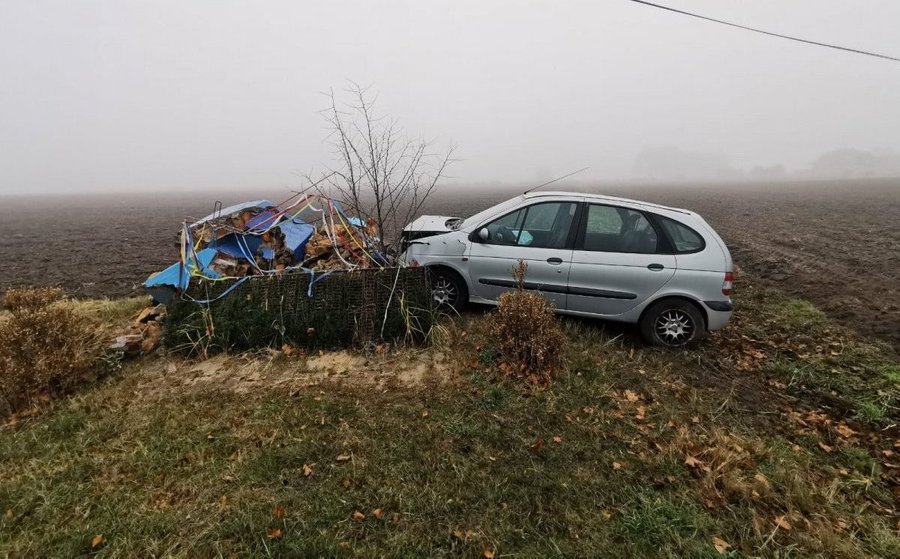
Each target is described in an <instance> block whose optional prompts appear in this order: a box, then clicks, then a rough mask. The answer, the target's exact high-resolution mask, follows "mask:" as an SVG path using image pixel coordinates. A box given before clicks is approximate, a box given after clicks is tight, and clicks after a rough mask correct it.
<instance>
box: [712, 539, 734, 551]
mask: <svg viewBox="0 0 900 559" xmlns="http://www.w3.org/2000/svg"><path fill="white" fill-rule="evenodd" d="M712 543H713V547H715V548H716V551H718V552H719V554H720V555H724V554H725V550H726V549H728V548H729V547H731V544H729V543H728V542H726V541H725V540H723V539H722V538H717V537H715V536H713V539H712Z"/></svg>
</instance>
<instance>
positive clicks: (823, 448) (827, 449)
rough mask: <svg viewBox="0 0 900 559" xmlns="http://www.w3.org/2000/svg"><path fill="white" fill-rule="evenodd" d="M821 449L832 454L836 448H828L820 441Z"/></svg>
mask: <svg viewBox="0 0 900 559" xmlns="http://www.w3.org/2000/svg"><path fill="white" fill-rule="evenodd" d="M819 448H821V449H822V450H824V451H825V452H831V451H832V450H834V447H832V446H828V445H827V444H825V443H823V442H822V441H819Z"/></svg>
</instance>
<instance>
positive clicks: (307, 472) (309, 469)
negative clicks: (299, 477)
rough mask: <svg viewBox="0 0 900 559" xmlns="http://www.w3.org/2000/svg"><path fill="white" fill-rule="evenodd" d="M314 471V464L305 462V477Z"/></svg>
mask: <svg viewBox="0 0 900 559" xmlns="http://www.w3.org/2000/svg"><path fill="white" fill-rule="evenodd" d="M312 473H313V469H312V466H310V465H309V464H303V477H309V476H311V475H312Z"/></svg>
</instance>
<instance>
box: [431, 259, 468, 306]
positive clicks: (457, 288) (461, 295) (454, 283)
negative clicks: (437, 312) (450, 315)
mask: <svg viewBox="0 0 900 559" xmlns="http://www.w3.org/2000/svg"><path fill="white" fill-rule="evenodd" d="M431 297H432V299H433V300H434V302H435V305H436V306H437V307H439V308H441V307H442V308H453V309H454V310H456V311H457V312H459V311H461V310H462V309H463V307H465V305H466V303H467V302H468V300H469V294H468V290H467V289H466V284H465V283H463V281H462V278H460V277H459V276H458V275H457V274H455V273H453V272H450V271H448V270H444V269H442V268H437V269H432V270H431Z"/></svg>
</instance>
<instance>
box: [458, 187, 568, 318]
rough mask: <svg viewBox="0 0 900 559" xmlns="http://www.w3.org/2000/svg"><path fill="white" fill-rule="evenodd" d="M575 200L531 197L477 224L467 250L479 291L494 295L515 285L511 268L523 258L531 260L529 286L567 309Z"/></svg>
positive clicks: (479, 294) (483, 295)
mask: <svg viewBox="0 0 900 559" xmlns="http://www.w3.org/2000/svg"><path fill="white" fill-rule="evenodd" d="M577 206H578V202H577V200H566V201H546V202H538V203H533V204H529V205H526V206H523V207H520V208H517V209H515V210H513V211H511V212H509V213H507V214H505V215H503V216H501V217H499V218H497V219H494V220H492V221H490V222H488V223H485V224H483V225H481V226H480V227H478V228H477V229H475V231H474V232H473V234H472V236H471V239H472V243H471V249H470V252H469V277H470V280H471V283H472V286H473V290H474V293H475V295H476V296H477V297H479V298H481V299H485V300H488V301H496V300H497V298H498V297H499V296H500V294H502V293H503V292H505V291H509V290H511V289H514V288H515V281H514V280H513V276H512V269H513V267H514V266H515V265H516V263H517V262H518V261H519V260H524V261H525V262H526V263H527V264H528V272H527V273H526V276H525V288H526V289H533V290H535V291H538V292H540V293H541V294H543V295H544V296H545V297H547V299H548V300H550V302H551V303H552V304H553V306H554V307H556V308H558V309H565V308H566V286H567V283H568V279H569V278H568V276H569V267H570V265H571V260H572V248H571V246H572V243H573V242H574V230H573V226H574V221H575V213H576V210H577ZM480 233H481V235H484V238H482V236H481V235H480Z"/></svg>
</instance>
